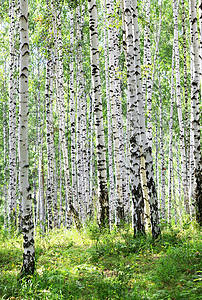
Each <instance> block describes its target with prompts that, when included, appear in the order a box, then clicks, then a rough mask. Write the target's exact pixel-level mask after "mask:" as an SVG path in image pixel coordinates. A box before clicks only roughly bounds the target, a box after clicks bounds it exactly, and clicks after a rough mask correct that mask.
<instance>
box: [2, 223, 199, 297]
mask: <svg viewBox="0 0 202 300" xmlns="http://www.w3.org/2000/svg"><path fill="white" fill-rule="evenodd" d="M35 241H36V242H35V247H36V272H35V274H34V276H31V277H30V278H29V280H28V281H22V283H21V284H20V283H19V282H18V281H17V278H18V275H19V272H20V269H21V265H22V237H21V236H20V235H18V234H13V235H12V236H9V234H8V233H6V232H5V231H3V230H2V231H1V232H0V245H1V247H0V299H10V300H14V299H18V300H19V299H21V300H22V299H24V300H31V299H34V300H35V299H36V300H37V299H65V300H66V299H81V300H85V299H86V300H89V299H94V300H98V299H103V300H104V299H123V300H125V299H126V300H127V299H137V300H138V299H155V300H156V299H185V300H187V299H190V300H192V299H193V300H194V299H202V260H201V254H202V242H201V232H200V230H199V229H197V228H196V226H195V225H194V224H189V226H186V227H185V228H183V229H179V228H173V227H169V228H164V230H163V233H162V237H161V238H160V239H158V240H156V241H154V240H153V239H152V238H151V236H150V235H145V236H140V237H137V238H135V239H134V238H133V235H132V232H131V231H130V230H129V229H128V228H127V227H126V228H125V229H120V230H118V229H117V228H114V229H113V230H112V231H111V232H109V231H107V230H105V231H103V232H100V231H99V228H98V227H97V225H96V224H90V225H88V226H87V227H86V228H85V229H83V230H82V231H80V232H78V231H76V230H75V229H72V230H71V231H70V230H68V231H67V230H65V229H64V228H63V229H60V230H53V231H52V232H50V233H49V234H47V235H46V236H44V237H40V235H39V234H37V235H36V237H35Z"/></svg>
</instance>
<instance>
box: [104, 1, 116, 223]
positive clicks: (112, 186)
mask: <svg viewBox="0 0 202 300" xmlns="http://www.w3.org/2000/svg"><path fill="white" fill-rule="evenodd" d="M104 22H105V32H104V44H105V78H106V98H107V125H108V164H109V225H110V228H112V225H113V218H114V217H113V214H114V205H115V184H114V171H113V142H112V122H111V107H110V94H109V70H108V39H107V37H108V36H107V27H108V26H109V24H108V21H107V18H106V1H104Z"/></svg>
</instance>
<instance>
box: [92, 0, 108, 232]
mask: <svg viewBox="0 0 202 300" xmlns="http://www.w3.org/2000/svg"><path fill="white" fill-rule="evenodd" d="M88 11H89V28H90V51H91V75H92V86H93V98H94V112H95V126H96V148H97V172H98V203H99V209H98V222H99V226H100V227H102V226H105V225H106V226H108V224H109V198H108V189H107V170H106V153H105V151H106V150H105V142H104V126H103V112H102V99H101V85H100V71H99V51H98V31H97V6H96V1H95V0H90V1H88Z"/></svg>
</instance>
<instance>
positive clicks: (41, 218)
mask: <svg viewBox="0 0 202 300" xmlns="http://www.w3.org/2000/svg"><path fill="white" fill-rule="evenodd" d="M38 57H39V51H38ZM37 86H38V95H37V99H38V124H39V129H38V152H39V165H38V178H39V179H38V180H39V181H38V191H39V192H38V212H39V223H40V228H41V231H42V232H43V233H44V232H45V199H44V174H43V152H42V146H43V120H41V119H42V118H41V93H40V88H41V87H40V62H39V61H38V84H37Z"/></svg>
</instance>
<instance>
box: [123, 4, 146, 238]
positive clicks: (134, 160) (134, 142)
mask: <svg viewBox="0 0 202 300" xmlns="http://www.w3.org/2000/svg"><path fill="white" fill-rule="evenodd" d="M124 15H125V21H126V43H127V77H128V78H127V83H128V99H129V110H128V113H129V122H130V123H129V124H128V125H129V126H131V131H130V156H131V159H130V160H131V165H130V170H131V173H130V176H131V178H130V179H131V194H132V202H133V215H132V217H133V227H134V235H136V234H137V233H138V232H139V233H144V230H145V229H144V201H143V197H142V186H141V179H140V154H141V153H140V148H139V147H140V124H139V116H138V107H137V98H136V95H137V85H136V78H135V61H134V44H133V28H132V6H131V3H130V1H124Z"/></svg>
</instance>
